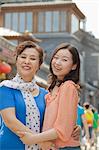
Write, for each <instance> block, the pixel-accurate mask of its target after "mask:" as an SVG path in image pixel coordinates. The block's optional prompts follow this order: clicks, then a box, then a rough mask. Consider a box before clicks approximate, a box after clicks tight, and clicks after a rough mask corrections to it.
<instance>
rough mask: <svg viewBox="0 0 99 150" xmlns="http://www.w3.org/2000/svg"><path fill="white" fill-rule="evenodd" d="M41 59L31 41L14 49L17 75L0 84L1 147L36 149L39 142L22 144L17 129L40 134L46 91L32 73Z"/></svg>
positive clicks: (40, 52) (22, 149) (9, 149)
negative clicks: (29, 144) (37, 82)
mask: <svg viewBox="0 0 99 150" xmlns="http://www.w3.org/2000/svg"><path fill="white" fill-rule="evenodd" d="M42 62H43V50H42V48H41V47H40V46H38V45H37V44H35V43H33V42H31V41H25V42H23V43H21V44H20V45H18V46H17V48H16V68H17V74H16V76H15V77H14V78H13V79H12V80H6V81H3V82H2V83H1V84H0V114H1V116H2V119H3V125H2V127H1V130H0V149H1V150H24V149H34V150H38V145H37V144H34V145H31V146H28V145H26V146H25V145H24V144H23V143H22V142H21V140H20V139H19V137H18V136H17V131H24V132H26V131H27V132H33V133H39V132H40V131H41V128H42V122H43V117H44V111H45V99H44V96H45V94H46V93H47V91H45V90H44V89H43V88H40V87H39V86H38V85H37V84H36V81H35V74H36V73H37V71H38V70H39V68H40V65H41V64H42Z"/></svg>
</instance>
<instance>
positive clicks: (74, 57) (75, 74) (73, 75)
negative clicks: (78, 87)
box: [48, 43, 80, 91]
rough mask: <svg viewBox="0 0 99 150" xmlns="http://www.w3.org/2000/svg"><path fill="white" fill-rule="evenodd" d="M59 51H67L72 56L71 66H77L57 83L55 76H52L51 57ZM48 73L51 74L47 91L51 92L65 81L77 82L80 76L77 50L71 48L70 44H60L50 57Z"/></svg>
mask: <svg viewBox="0 0 99 150" xmlns="http://www.w3.org/2000/svg"><path fill="white" fill-rule="evenodd" d="M61 49H64V50H65V49H68V51H69V52H70V53H71V54H72V60H73V64H74V65H75V64H76V65H77V66H76V69H75V70H71V71H70V72H69V73H68V74H67V75H65V77H64V79H63V80H61V81H58V79H57V76H56V75H54V73H53V70H52V60H53V57H54V56H55V55H56V53H57V52H58V51H59V50H61ZM50 72H51V76H52V77H51V79H52V81H51V85H50V86H49V88H48V90H49V91H51V90H52V89H53V88H54V86H55V85H56V84H57V86H60V85H61V83H63V82H65V81H67V80H72V81H73V82H74V83H76V84H77V83H78V82H79V74H80V57H79V53H78V50H77V48H75V47H74V46H72V45H71V44H68V43H62V44H60V45H58V47H56V48H55V50H54V53H53V55H52V58H51V61H50Z"/></svg>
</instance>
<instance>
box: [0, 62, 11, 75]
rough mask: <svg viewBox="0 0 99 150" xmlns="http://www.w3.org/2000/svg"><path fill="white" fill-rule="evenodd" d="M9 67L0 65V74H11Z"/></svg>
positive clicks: (3, 63)
mask: <svg viewBox="0 0 99 150" xmlns="http://www.w3.org/2000/svg"><path fill="white" fill-rule="evenodd" d="M11 70H12V69H11V66H10V65H9V64H7V63H5V62H1V63H0V73H6V74H7V73H10V72H11Z"/></svg>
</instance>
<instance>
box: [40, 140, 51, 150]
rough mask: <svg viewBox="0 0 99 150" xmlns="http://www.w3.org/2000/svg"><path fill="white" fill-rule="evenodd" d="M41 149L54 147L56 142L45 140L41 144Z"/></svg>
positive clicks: (45, 149) (46, 149) (48, 149)
mask: <svg viewBox="0 0 99 150" xmlns="http://www.w3.org/2000/svg"><path fill="white" fill-rule="evenodd" d="M39 147H40V149H41V150H50V149H52V148H54V144H53V143H52V142H50V141H49V142H43V143H40V144H39Z"/></svg>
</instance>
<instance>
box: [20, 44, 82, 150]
mask: <svg viewBox="0 0 99 150" xmlns="http://www.w3.org/2000/svg"><path fill="white" fill-rule="evenodd" d="M79 71H80V59H79V54H78V51H77V49H76V48H75V47H73V46H71V45H70V44H67V43H62V44H60V45H59V46H58V47H57V48H56V49H55V51H54V54H53V56H52V59H51V62H50V72H51V74H52V78H51V80H52V81H51V85H50V86H49V89H48V90H49V93H48V94H47V95H46V111H45V117H44V124H43V132H42V133H38V134H31V133H27V132H25V133H24V132H20V135H21V136H22V137H21V140H22V141H23V142H24V143H25V144H30V145H31V144H33V143H40V142H43V143H42V144H41V148H42V149H43V150H47V149H49V148H50V147H51V146H52V144H51V143H53V144H54V146H55V148H56V149H59V150H62V149H64V150H80V142H79V140H75V139H74V138H73V137H72V132H73V129H74V126H75V125H76V120H77V104H78V82H79ZM46 141H49V142H46Z"/></svg>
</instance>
